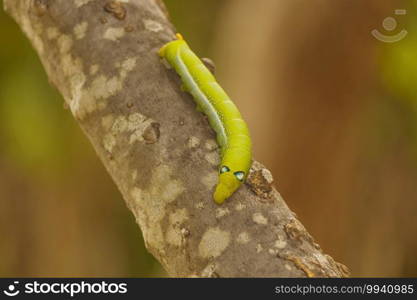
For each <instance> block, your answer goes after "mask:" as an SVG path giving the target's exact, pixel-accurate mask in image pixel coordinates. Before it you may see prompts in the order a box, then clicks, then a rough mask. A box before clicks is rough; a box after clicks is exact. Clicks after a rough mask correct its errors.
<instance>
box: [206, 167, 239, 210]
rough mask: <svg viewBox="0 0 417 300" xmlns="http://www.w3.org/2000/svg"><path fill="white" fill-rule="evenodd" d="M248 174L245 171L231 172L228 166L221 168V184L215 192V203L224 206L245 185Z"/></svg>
mask: <svg viewBox="0 0 417 300" xmlns="http://www.w3.org/2000/svg"><path fill="white" fill-rule="evenodd" d="M245 177H246V174H245V172H243V171H235V170H231V169H230V168H229V167H228V166H222V167H221V168H220V174H219V183H218V184H217V186H216V191H215V192H214V201H215V202H216V203H217V204H222V203H223V202H224V201H225V200H226V199H227V198H229V197H230V196H231V195H232V194H233V193H234V192H235V191H236V190H237V189H238V188H239V186H240V185H241V184H242V183H243V181H244V180H245Z"/></svg>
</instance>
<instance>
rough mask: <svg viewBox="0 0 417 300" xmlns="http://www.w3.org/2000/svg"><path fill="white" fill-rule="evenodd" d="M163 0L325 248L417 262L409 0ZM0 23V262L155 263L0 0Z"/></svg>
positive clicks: (415, 26) (144, 268) (152, 270)
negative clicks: (388, 21)
mask: <svg viewBox="0 0 417 300" xmlns="http://www.w3.org/2000/svg"><path fill="white" fill-rule="evenodd" d="M165 3H166V5H167V8H168V10H169V12H170V14H171V18H172V21H173V23H174V24H175V26H176V28H177V30H178V31H179V32H181V33H183V35H184V36H185V38H186V39H187V40H188V41H189V43H190V45H192V48H193V49H194V50H195V52H196V53H197V54H198V55H199V56H201V57H211V58H212V59H213V60H214V61H215V63H216V66H217V69H216V74H217V76H218V78H219V81H220V82H221V83H222V85H223V86H224V87H225V89H226V90H227V91H228V92H229V94H230V95H231V96H232V98H233V99H234V101H235V102H236V103H237V104H238V106H239V107H240V108H241V110H242V113H243V115H244V116H245V118H246V119H247V120H248V123H249V127H250V129H251V132H252V136H253V140H254V142H255V146H254V147H255V157H256V159H257V160H259V161H261V162H263V163H264V164H266V165H267V166H268V167H269V168H270V169H271V170H272V172H273V174H274V178H275V181H276V186H277V188H278V190H279V191H280V193H281V194H282V195H283V197H284V199H285V200H286V201H287V203H288V205H289V206H290V207H291V208H292V210H294V211H295V212H296V213H297V215H298V216H299V218H300V220H301V221H302V222H303V223H304V225H305V226H306V227H307V229H308V230H309V231H310V233H311V234H312V235H313V236H314V237H315V238H316V240H317V242H318V243H319V244H320V245H321V246H322V247H323V248H324V250H325V251H326V253H328V254H330V255H331V256H333V257H334V258H335V259H336V260H337V261H340V262H342V263H344V264H346V265H347V266H348V267H349V268H350V269H351V271H352V274H353V275H354V276H377V277H382V276H417V255H416V253H417V239H416V237H417V217H416V212H417V99H416V95H417V85H416V83H415V82H417V18H416V17H417V1H414V0H404V1H402V0H401V1H398V0H389V1H385V2H383V3H382V1H378V0H364V1H362V0H338V1H332V0H263V1H257V2H255V1H250V0H228V1H221V0H216V1H213V0H212V1H203V0H168V1H165ZM0 4H1V5H2V1H0ZM395 9H406V10H407V14H406V15H405V16H403V15H401V16H400V15H395V14H394V11H395ZM386 17H393V18H395V20H396V21H397V24H396V25H397V27H396V28H395V29H393V30H392V31H390V30H387V29H386V28H384V27H383V25H382V24H383V23H382V22H383V20H384V19H385V18H386ZM373 29H378V30H379V31H380V32H381V33H383V34H385V35H394V34H396V33H398V32H400V31H401V29H406V30H407V31H408V35H407V36H406V37H405V38H404V39H403V40H401V41H398V42H396V43H384V42H381V41H379V40H377V39H375V38H374V37H373V36H372V35H371V30H373ZM0 36H1V37H2V38H1V41H2V42H1V45H2V46H1V47H0V237H1V240H0V276H146V277H149V276H166V274H165V272H164V271H163V270H162V269H161V267H160V265H159V264H158V263H157V262H156V261H155V260H154V259H153V258H152V256H151V255H149V254H148V253H147V252H146V249H145V248H144V245H143V239H142V236H141V233H140V231H139V230H138V227H137V225H136V224H135V220H134V218H133V216H132V215H131V214H130V212H129V211H128V209H127V208H126V205H125V204H124V201H123V199H122V198H121V196H120V194H119V192H118V191H117V189H116V187H115V185H114V184H113V183H112V181H111V180H110V177H109V176H108V175H107V173H106V172H105V169H104V167H103V166H102V165H101V163H100V162H99V160H98V158H97V157H96V155H95V153H94V152H93V149H92V147H91V146H90V145H89V142H88V141H87V139H86V137H84V135H83V134H82V132H81V130H80V128H79V127H78V126H77V124H76V122H75V121H74V120H73V118H72V116H71V114H70V112H69V111H68V110H66V109H65V108H64V106H63V100H62V98H61V96H60V95H59V94H58V93H57V91H56V90H55V89H54V88H53V87H52V86H51V85H50V84H49V83H48V79H47V77H46V74H45V72H44V70H43V68H42V66H41V64H40V61H39V59H38V57H37V56H36V54H35V52H34V51H33V50H32V48H31V46H30V44H29V42H28V40H27V39H26V38H25V37H24V36H23V34H22V33H21V31H20V30H19V28H18V26H17V25H16V24H15V23H14V22H13V20H12V19H11V18H10V17H8V16H7V15H5V13H4V12H3V11H2V10H1V11H0Z"/></svg>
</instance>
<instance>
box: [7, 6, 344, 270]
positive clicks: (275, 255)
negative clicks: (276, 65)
mask: <svg viewBox="0 0 417 300" xmlns="http://www.w3.org/2000/svg"><path fill="white" fill-rule="evenodd" d="M4 6H5V10H6V11H7V12H8V13H9V14H10V15H11V16H12V17H13V18H14V19H15V20H16V22H17V23H18V24H19V25H20V27H21V29H22V30H23V32H24V33H25V34H26V36H27V37H28V38H29V39H30V41H31V42H32V45H33V46H34V48H35V50H36V51H37V53H38V55H39V57H40V59H41V61H42V64H43V66H44V68H45V70H46V72H47V75H48V78H49V80H50V81H51V83H52V84H53V85H54V86H55V87H56V88H57V89H58V90H59V92H60V93H61V94H62V95H63V97H64V99H65V102H66V104H67V106H68V107H69V108H70V110H71V112H72V114H73V115H74V117H75V118H76V120H77V121H78V123H79V125H80V127H81V128H82V129H83V131H84V132H85V134H86V135H87V137H88V138H89V139H90V141H91V143H92V145H93V147H94V148H95V150H96V152H97V154H98V156H99V157H100V158H101V160H102V162H103V164H104V165H105V167H106V169H107V171H108V172H109V173H110V175H111V176H112V178H113V180H114V182H115V183H116V185H117V186H118V188H119V189H120V192H121V193H122V195H123V197H124V199H125V200H126V203H127V206H128V207H129V209H130V210H131V211H132V213H133V214H134V216H135V218H136V221H137V223H138V224H139V226H140V228H141V230H142V233H143V236H144V239H145V244H146V247H147V249H148V250H149V251H150V252H151V253H152V254H153V255H154V256H155V257H156V258H157V259H158V260H159V261H160V262H161V264H162V265H163V266H164V268H165V269H166V270H167V272H168V273H169V274H170V275H171V276H181V277H182V276H184V277H189V276H191V277H217V276H219V277H270V276H273V277H306V276H308V277H314V276H320V277H327V276H330V277H342V276H347V275H348V270H347V268H346V267H345V266H343V265H341V264H339V263H337V262H335V261H334V260H333V259H332V258H331V257H330V256H328V255H326V254H324V253H323V251H322V250H321V249H320V247H319V246H318V244H317V243H315V242H314V240H313V238H312V237H311V236H310V234H309V233H308V232H307V231H306V230H305V228H304V227H303V225H302V224H301V223H300V222H299V221H298V220H297V217H296V216H295V214H294V213H293V212H291V210H290V209H289V208H288V207H287V205H286V204H285V202H284V201H283V199H282V198H281V196H280V195H279V193H278V192H277V191H276V190H275V188H273V187H272V176H271V174H270V173H269V171H268V170H267V169H266V168H265V167H264V166H262V165H261V164H260V163H258V162H255V163H254V165H253V167H252V169H251V174H250V177H249V179H248V182H247V184H246V185H244V186H242V187H241V188H240V189H239V190H238V191H237V192H236V193H235V194H234V195H233V196H232V197H231V198H230V199H229V200H228V201H227V202H226V203H225V204H223V205H222V206H217V205H216V204H215V203H214V202H213V200H212V193H213V189H214V186H215V184H216V180H217V171H216V170H217V164H218V161H219V154H218V149H217V145H216V142H215V135H214V132H213V131H212V130H211V128H210V127H209V125H208V123H207V121H206V119H205V118H204V116H203V115H202V114H200V113H198V112H197V111H196V110H195V105H194V103H193V101H192V99H191V98H190V96H189V95H188V94H186V93H184V92H182V91H181V89H180V81H179V78H178V76H177V75H176V74H175V73H174V72H173V71H172V70H169V69H167V67H166V65H164V64H163V63H162V62H161V60H160V59H159V57H158V55H157V50H158V49H159V48H160V47H161V46H162V45H163V44H164V43H166V42H167V41H169V40H171V39H172V38H173V35H174V32H175V31H174V29H173V26H172V25H171V24H170V23H169V21H168V18H167V14H166V10H165V9H164V7H163V4H162V3H161V2H160V1H156V0H124V1H120V2H115V1H103V0H73V1H68V0H4ZM40 134H41V133H40ZM98 209H99V208H98Z"/></svg>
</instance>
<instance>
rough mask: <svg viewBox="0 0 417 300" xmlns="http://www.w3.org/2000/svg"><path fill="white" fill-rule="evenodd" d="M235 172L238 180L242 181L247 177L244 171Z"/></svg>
mask: <svg viewBox="0 0 417 300" xmlns="http://www.w3.org/2000/svg"><path fill="white" fill-rule="evenodd" d="M233 174H234V175H235V176H236V178H237V180H239V181H242V180H243V178H245V173H244V172H242V171H238V172H234V173H233Z"/></svg>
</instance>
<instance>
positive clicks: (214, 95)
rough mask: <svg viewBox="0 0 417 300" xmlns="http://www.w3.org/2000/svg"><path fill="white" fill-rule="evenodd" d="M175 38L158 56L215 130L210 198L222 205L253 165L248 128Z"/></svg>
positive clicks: (181, 40)
mask: <svg viewBox="0 0 417 300" xmlns="http://www.w3.org/2000/svg"><path fill="white" fill-rule="evenodd" d="M176 37H177V39H176V40H174V41H171V42H169V43H167V44H165V45H164V46H162V47H161V49H159V55H160V56H161V57H163V58H164V59H165V60H166V61H167V62H168V63H169V64H170V65H171V66H172V67H173V68H174V69H175V71H176V72H177V74H178V75H179V76H180V77H181V80H182V87H183V88H182V89H183V90H184V91H187V92H189V93H190V94H191V95H192V96H193V98H194V101H195V102H196V104H197V109H198V110H199V111H202V112H203V113H204V114H205V115H206V116H207V117H208V121H209V124H210V126H211V127H212V128H213V129H214V131H215V132H216V138H217V143H218V144H219V146H220V149H221V164H220V165H221V166H222V167H221V168H220V170H219V181H218V184H217V186H216V190H215V192H214V195H213V198H214V201H215V202H216V203H218V204H221V203H223V202H224V201H225V200H226V199H227V198H229V197H230V196H231V195H232V194H233V193H234V192H235V191H236V190H237V189H238V188H239V187H240V186H241V185H242V183H243V182H244V181H245V179H246V175H247V174H248V172H249V168H250V166H251V164H252V142H251V139H250V136H249V129H248V126H247V125H246V123H245V121H244V120H243V119H242V116H241V114H240V112H239V110H238V109H237V107H236V106H235V104H234V103H233V102H232V100H231V99H230V98H229V96H228V95H227V94H226V92H225V91H224V90H223V89H222V87H221V86H220V85H219V84H218V83H217V81H216V79H215V78H214V76H213V74H212V73H211V72H210V71H209V70H208V69H207V67H206V66H205V65H204V63H203V62H202V61H201V60H200V59H199V58H198V57H197V55H195V54H194V52H193V51H191V49H190V47H189V46H188V44H187V43H186V41H185V40H184V38H183V37H182V35H180V34H179V33H177V34H176Z"/></svg>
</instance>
